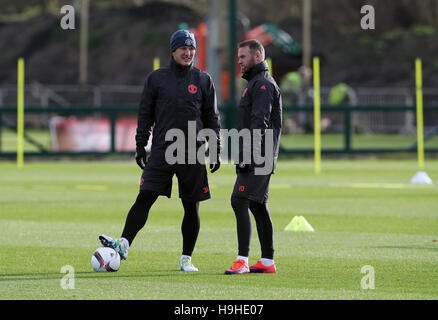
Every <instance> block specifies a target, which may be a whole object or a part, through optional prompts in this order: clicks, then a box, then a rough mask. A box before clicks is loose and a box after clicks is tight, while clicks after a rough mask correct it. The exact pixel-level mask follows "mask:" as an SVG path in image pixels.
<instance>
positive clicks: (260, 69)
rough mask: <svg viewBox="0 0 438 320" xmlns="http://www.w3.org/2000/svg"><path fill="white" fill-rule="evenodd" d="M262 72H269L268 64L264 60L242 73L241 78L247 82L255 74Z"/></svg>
mask: <svg viewBox="0 0 438 320" xmlns="http://www.w3.org/2000/svg"><path fill="white" fill-rule="evenodd" d="M263 71H269V67H268V63H267V62H266V61H265V60H264V61H262V62H260V63H258V64H256V65H254V66H253V67H252V68H251V69H249V70H248V71H246V72H244V73H243V74H242V78H243V79H245V80H248V81H249V80H251V79H252V78H254V77H255V75H256V74H258V73H260V72H263Z"/></svg>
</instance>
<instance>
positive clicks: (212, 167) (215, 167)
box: [210, 157, 221, 173]
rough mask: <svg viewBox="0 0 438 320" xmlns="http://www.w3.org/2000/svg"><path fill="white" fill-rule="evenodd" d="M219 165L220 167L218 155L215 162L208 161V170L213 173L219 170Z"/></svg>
mask: <svg viewBox="0 0 438 320" xmlns="http://www.w3.org/2000/svg"><path fill="white" fill-rule="evenodd" d="M220 167H221V160H220V159H219V157H218V159H217V160H216V162H215V163H210V172H211V173H213V172H215V171H217V170H219V168H220Z"/></svg>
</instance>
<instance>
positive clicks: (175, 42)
mask: <svg viewBox="0 0 438 320" xmlns="http://www.w3.org/2000/svg"><path fill="white" fill-rule="evenodd" d="M184 46H188V47H189V46H191V47H194V48H195V49H196V39H195V35H194V34H193V33H192V32H190V31H188V30H178V31H176V32H175V33H174V34H172V37H171V38H170V51H171V52H174V51H175V50H176V49H178V48H179V47H184Z"/></svg>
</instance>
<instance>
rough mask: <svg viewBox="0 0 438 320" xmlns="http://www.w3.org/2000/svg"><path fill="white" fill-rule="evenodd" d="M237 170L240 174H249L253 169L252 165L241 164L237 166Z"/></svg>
mask: <svg viewBox="0 0 438 320" xmlns="http://www.w3.org/2000/svg"><path fill="white" fill-rule="evenodd" d="M236 169H237V170H236V171H238V172H240V173H246V172H249V170H250V169H251V164H249V163H243V162H241V163H239V164H236Z"/></svg>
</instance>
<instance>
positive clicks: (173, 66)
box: [170, 57, 193, 76]
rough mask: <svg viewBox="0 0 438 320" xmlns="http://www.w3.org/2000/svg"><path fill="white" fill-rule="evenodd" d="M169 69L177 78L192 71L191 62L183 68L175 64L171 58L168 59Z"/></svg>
mask: <svg viewBox="0 0 438 320" xmlns="http://www.w3.org/2000/svg"><path fill="white" fill-rule="evenodd" d="M170 69H171V70H172V71H173V72H174V73H175V74H176V75H177V76H185V75H186V74H187V72H189V70H191V69H193V62H192V63H191V64H190V66H188V67H183V66H181V65H180V64H178V63H176V62H175V60H174V59H173V57H170Z"/></svg>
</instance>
